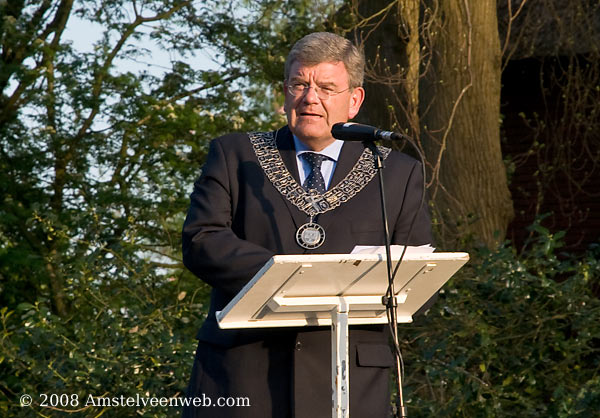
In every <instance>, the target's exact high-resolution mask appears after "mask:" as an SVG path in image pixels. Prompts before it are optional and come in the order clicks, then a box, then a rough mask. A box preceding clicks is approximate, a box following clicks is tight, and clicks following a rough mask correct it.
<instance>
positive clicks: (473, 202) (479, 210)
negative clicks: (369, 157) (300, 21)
mask: <svg viewBox="0 0 600 418" xmlns="http://www.w3.org/2000/svg"><path fill="white" fill-rule="evenodd" d="M352 9H353V13H354V14H355V15H356V29H357V30H356V36H357V38H358V39H359V40H360V41H361V42H362V43H364V45H365V51H366V55H367V58H368V60H369V71H368V80H369V85H368V89H369V91H371V93H373V92H374V93H375V94H371V95H369V94H368V95H367V99H366V100H367V102H366V104H365V111H364V114H363V117H364V118H365V119H366V120H371V121H373V122H372V123H377V124H379V125H382V126H390V127H394V128H395V129H400V130H403V131H405V132H406V133H408V134H409V135H411V136H414V137H415V138H417V139H418V141H419V143H420V145H421V147H422V149H423V151H424V153H425V157H426V165H427V168H428V190H429V194H430V197H431V199H432V202H433V210H434V215H435V219H436V221H437V223H438V228H437V232H438V240H439V244H441V245H442V246H449V247H456V245H460V244H459V242H460V241H461V240H462V241H463V243H464V242H465V241H472V243H475V244H479V243H482V244H485V245H488V246H494V245H497V244H498V243H499V242H501V241H502V240H503V239H504V236H505V232H506V228H507V226H508V224H509V222H510V220H511V219H512V216H513V210H512V201H511V198H510V192H509V190H508V183H507V176H506V168H505V166H504V164H503V161H502V153H501V149H500V119H499V116H500V74H501V65H502V61H501V49H500V42H499V39H498V24H497V19H496V8H495V4H493V2H473V1H462V0H458V1H447V2H428V1H420V0H412V1H401V2H400V1H398V2H395V1H383V0H382V1H376V2H360V1H359V2H353V3H352ZM383 106H386V107H387V111H385V112H382V108H383Z"/></svg>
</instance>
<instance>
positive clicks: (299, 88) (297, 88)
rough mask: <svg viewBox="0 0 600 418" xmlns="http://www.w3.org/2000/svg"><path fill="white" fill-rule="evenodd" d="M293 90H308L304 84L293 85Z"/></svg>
mask: <svg viewBox="0 0 600 418" xmlns="http://www.w3.org/2000/svg"><path fill="white" fill-rule="evenodd" d="M292 88H293V89H294V90H304V89H305V88H306V84H304V83H292Z"/></svg>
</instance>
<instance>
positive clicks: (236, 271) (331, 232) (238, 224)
mask: <svg viewBox="0 0 600 418" xmlns="http://www.w3.org/2000/svg"><path fill="white" fill-rule="evenodd" d="M276 135H277V136H276V141H277V146H278V148H279V152H280V154H281V156H282V159H283V161H284V163H285V165H286V166H287V168H288V170H289V171H290V172H291V173H292V175H293V176H294V178H295V179H296V181H298V169H297V165H296V158H295V150H294V145H293V137H292V134H291V132H290V131H289V129H288V128H287V127H285V128H282V129H280V130H278V131H277V133H276ZM363 149H364V148H363V145H362V144H360V143H352V142H347V143H345V144H344V146H343V147H342V151H341V153H340V157H339V161H338V163H337V166H336V168H335V172H334V174H333V178H332V181H331V185H330V187H333V186H334V185H335V184H337V183H338V182H340V181H341V180H342V179H343V178H344V177H345V176H346V175H347V174H348V172H349V171H350V170H351V168H352V167H353V166H354V164H355V162H356V161H357V159H358V157H359V156H360V155H361V153H362V151H363ZM384 174H385V176H384V177H385V180H386V185H385V187H386V190H385V192H386V198H387V205H386V206H387V212H388V218H389V222H390V233H391V240H392V243H393V244H405V243H407V242H406V237H407V233H408V229H409V225H410V223H411V220H412V218H413V215H414V214H415V213H416V211H417V210H418V208H419V203H420V199H421V193H422V174H421V165H420V163H419V162H417V161H415V160H414V159H412V158H411V157H408V156H406V155H404V154H401V153H399V152H392V153H391V154H390V155H389V156H388V158H387V159H386V161H385V169H384ZM307 219H308V217H307V215H306V214H305V213H303V212H301V211H300V210H299V209H297V208H296V207H295V206H294V205H293V204H291V203H290V202H289V201H287V200H286V199H285V198H284V197H283V196H282V195H281V194H280V193H279V192H278V191H277V190H276V189H275V187H274V186H273V185H272V184H271V183H270V181H269V180H268V179H267V178H266V176H265V175H264V173H263V170H262V168H261V167H260V165H259V163H258V161H257V158H256V155H255V153H254V151H253V148H252V144H251V143H250V141H249V138H248V135H246V134H231V135H226V136H223V137H220V138H217V139H215V140H213V141H212V142H211V144H210V150H209V154H208V159H207V162H206V164H205V166H204V167H203V170H202V175H201V176H200V178H199V179H198V180H197V181H196V182H195V184H194V191H193V193H192V195H191V205H190V208H189V211H188V214H187V218H186V221H185V224H184V227H183V260H184V264H185V265H186V267H187V268H188V269H190V270H191V271H192V272H193V273H194V274H196V275H197V276H198V277H199V278H200V279H202V280H203V281H205V282H207V283H208V284H210V285H211V286H212V294H211V306H210V311H209V315H208V318H207V319H206V321H205V322H204V324H203V326H202V328H201V329H200V331H199V333H198V336H197V338H198V339H199V340H200V342H201V345H202V344H204V345H203V346H202V347H203V348H202V350H200V349H199V351H198V355H197V359H196V363H198V364H195V366H194V372H193V373H194V375H195V376H192V382H191V384H190V387H192V386H194V385H196V386H197V387H195V388H194V390H195V391H199V392H198V393H206V391H207V390H209V388H212V390H209V391H217V392H218V393H220V394H231V393H235V394H236V396H237V395H244V393H242V392H243V391H251V392H252V393H253V394H254V396H255V397H260V398H261V399H255V400H254V404H255V405H256V404H257V403H258V404H260V405H261V406H260V407H258V408H257V411H256V413H251V412H250V411H249V409H247V410H245V411H236V412H235V413H231V411H229V412H223V411H220V412H223V414H222V415H218V413H216V412H215V415H214V416H236V417H238V416H257V417H258V416H260V417H267V416H289V415H290V414H288V412H286V411H287V409H286V408H287V407H280V404H281V403H282V402H283V403H285V402H289V403H290V405H291V406H290V408H291V410H292V412H291V415H293V416H296V417H302V416H321V412H317V413H315V411H322V412H323V413H324V414H325V416H329V415H330V414H331V412H330V409H331V390H330V385H331V383H330V361H331V360H330V336H329V330H327V329H322V328H319V329H315V328H299V329H266V330H221V329H220V328H219V327H218V325H217V323H216V320H215V312H216V311H218V310H221V309H222V308H223V307H224V306H225V305H226V304H227V303H228V302H229V301H230V300H231V298H232V297H233V296H235V294H237V293H238V292H239V291H240V290H241V289H242V287H243V286H244V285H245V284H246V283H247V282H248V281H249V280H250V279H251V278H252V277H253V275H254V274H255V273H256V272H257V271H258V270H259V269H260V268H261V267H262V266H263V264H264V263H265V262H266V261H267V260H268V259H269V258H270V257H271V256H273V255H275V254H305V253H338V254H343V253H349V252H350V251H351V250H352V249H353V247H354V246H355V245H383V243H384V235H383V228H382V219H381V208H380V203H379V184H378V180H377V177H375V178H374V179H373V180H372V181H371V182H370V183H369V184H368V185H367V186H366V187H365V188H364V189H363V190H361V191H360V192H359V193H358V194H357V195H356V196H354V197H353V198H352V199H351V200H349V201H348V202H346V203H344V204H342V205H341V206H339V207H337V208H336V209H334V210H331V211H329V212H326V213H324V214H321V215H319V217H318V223H319V224H320V225H321V226H323V227H324V229H325V231H326V240H325V242H324V244H323V245H322V246H321V247H319V248H317V249H315V250H305V249H303V248H302V247H300V246H299V245H298V244H297V243H296V239H295V233H296V230H297V229H298V227H299V226H301V225H302V224H304V223H306V222H307ZM430 242H432V238H431V232H430V217H429V213H428V209H427V205H424V207H423V208H421V210H420V211H419V213H418V214H417V218H416V221H415V225H414V227H413V231H412V234H411V236H410V241H409V242H408V244H409V245H422V244H427V243H430ZM265 341H266V342H268V343H265ZM350 344H351V347H350V350H351V351H350V355H351V357H353V359H352V360H351V363H353V364H352V367H351V369H350V376H351V377H350V388H351V389H350V396H351V398H350V403H351V414H352V416H353V417H354V418H357V417H359V416H377V414H376V413H374V409H373V406H372V405H369V404H370V403H373V402H378V403H381V399H382V394H381V393H379V392H382V391H383V392H385V393H384V394H383V396H385V394H386V393H387V378H386V376H387V373H382V371H385V368H386V367H388V366H390V365H391V361H392V357H391V353H390V351H389V349H388V347H387V332H386V331H385V328H384V327H382V326H372V327H356V328H355V327H352V328H351V332H350ZM274 347H275V348H274ZM294 347H295V348H294ZM288 349H290V350H291V351H290V350H288ZM261 350H262V352H261ZM286 350H288V351H289V352H290V353H291V354H290V353H288V354H286V353H287V351H286ZM200 351H202V353H203V354H202V356H203V357H204V358H198V356H200V354H201V353H200ZM233 351H235V352H236V353H238V354H237V355H236V358H235V359H233V360H232V359H231V353H232V352H233ZM242 352H243V353H242ZM282 353H283V354H282ZM281 356H283V357H281ZM286 356H287V357H286ZM207 357H209V358H207ZM262 358H264V361H265V362H266V363H268V364H264V368H265V369H266V370H267V372H266V374H265V376H263V377H261V376H260V371H257V370H254V371H252V372H245V371H244V370H241V371H232V370H231V368H230V367H229V366H230V365H231V364H232V363H235V362H236V361H237V362H239V361H241V362H253V361H262V360H260V359H262ZM282 358H283V360H282ZM240 359H245V360H240ZM252 359H255V360H252ZM277 361H279V362H280V363H277V364H279V366H278V370H279V369H284V368H285V367H287V366H285V365H286V364H287V363H291V364H290V365H289V369H290V370H289V373H288V371H286V372H285V373H283V375H280V374H278V373H279V372H278V373H275V372H273V371H268V370H269V367H270V366H269V364H270V363H271V362H277ZM215 362H216V363H218V364H220V366H219V367H212V366H211V367H212V369H213V370H207V367H206V365H207V364H212V365H213V366H214V365H215V364H216V363H215ZM200 363H201V364H200ZM361 366H362V368H360V367H361ZM211 367H208V368H209V369H210V368H211ZM367 369H372V370H371V372H368V371H367ZM200 370H201V371H200ZM199 374H201V375H202V376H198V375H199ZM287 377H289V378H290V379H291V383H290V384H288V383H286V382H278V381H277V380H285V379H287ZM263 380H265V381H263ZM207 381H210V382H212V383H207ZM244 381H247V383H244ZM194 382H195V383H194ZM238 383H239V384H238ZM261 385H262V386H261ZM192 391H193V390H192ZM203 391H204V392H203ZM279 392H286V393H279ZM215 396H216V394H215ZM282 396H283V398H282ZM371 398H372V399H371ZM370 399H371V400H370ZM376 399H379V400H377V401H376ZM261 408H262V409H261ZM282 408H283V409H282ZM361 408H362V409H361ZM382 408H384V409H386V410H387V406H386V405H383V406H382ZM360 411H364V414H361V412H360ZM213 412H214V411H213V410H211V413H213ZM228 414H230V415H228ZM244 414H245V415H244ZM198 416H213V415H207V411H206V410H204V411H203V412H202V413H201V414H200V413H199V415H198ZM382 416H383V415H382Z"/></svg>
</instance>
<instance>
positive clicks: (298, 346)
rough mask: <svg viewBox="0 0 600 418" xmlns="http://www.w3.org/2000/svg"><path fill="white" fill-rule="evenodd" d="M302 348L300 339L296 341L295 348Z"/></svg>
mask: <svg viewBox="0 0 600 418" xmlns="http://www.w3.org/2000/svg"><path fill="white" fill-rule="evenodd" d="M301 349H302V343H301V342H300V341H296V350H298V351H300V350H301Z"/></svg>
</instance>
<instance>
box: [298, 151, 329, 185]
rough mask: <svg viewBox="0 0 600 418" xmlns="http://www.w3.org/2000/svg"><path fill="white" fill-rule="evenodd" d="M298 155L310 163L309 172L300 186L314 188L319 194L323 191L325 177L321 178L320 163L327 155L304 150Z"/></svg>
mask: <svg viewBox="0 0 600 418" xmlns="http://www.w3.org/2000/svg"><path fill="white" fill-rule="evenodd" d="M300 155H301V156H302V158H304V160H305V161H306V162H307V163H308V164H309V165H310V173H309V174H308V176H307V177H306V180H304V184H303V185H302V187H304V189H305V190H310V189H315V190H316V191H317V192H319V193H320V194H323V193H325V179H323V174H322V173H321V164H323V161H324V160H325V159H327V158H328V157H327V156H325V155H322V154H317V153H314V152H304V153H302V154H300Z"/></svg>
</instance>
